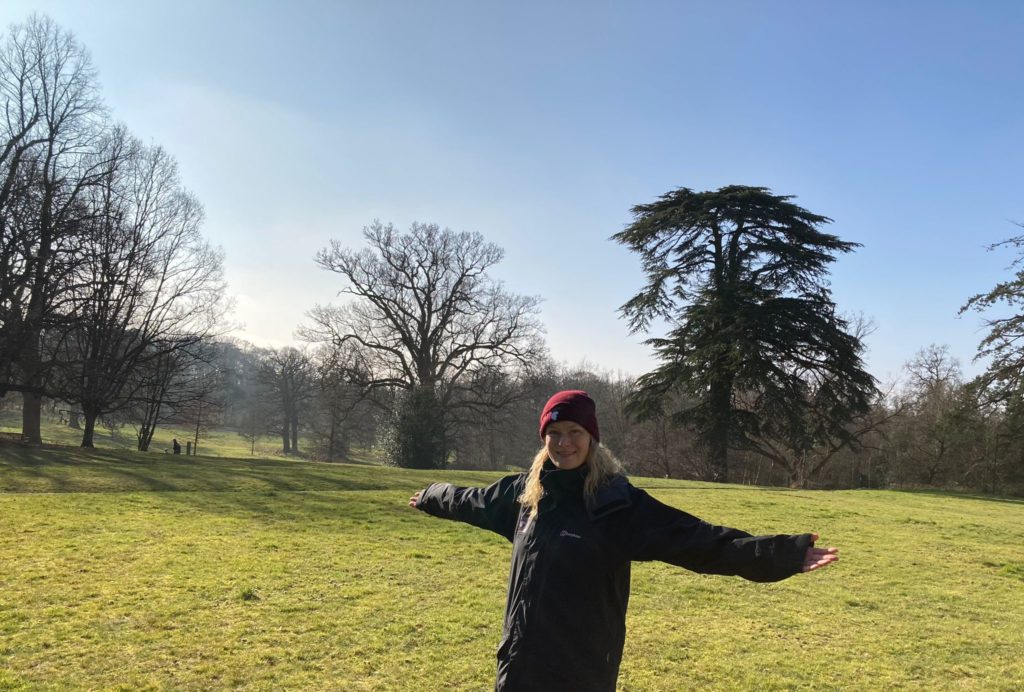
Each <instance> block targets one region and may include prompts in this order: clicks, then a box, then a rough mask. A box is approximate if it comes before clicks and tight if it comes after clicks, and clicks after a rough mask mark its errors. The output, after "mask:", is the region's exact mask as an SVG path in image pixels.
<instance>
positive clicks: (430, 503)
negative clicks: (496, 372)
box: [409, 390, 838, 690]
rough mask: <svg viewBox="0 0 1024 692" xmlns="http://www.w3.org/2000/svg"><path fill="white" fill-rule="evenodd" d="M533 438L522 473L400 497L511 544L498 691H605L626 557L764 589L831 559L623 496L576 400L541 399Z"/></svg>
mask: <svg viewBox="0 0 1024 692" xmlns="http://www.w3.org/2000/svg"><path fill="white" fill-rule="evenodd" d="M540 436H541V439H542V440H543V441H544V447H543V448H542V449H541V450H540V451H539V452H538V453H537V456H536V457H535V458H534V460H533V465H532V466H531V467H530V470H529V471H528V472H526V473H525V474H519V475H515V476H507V477H505V478H502V479H501V480H499V481H498V482H496V483H494V484H493V485H490V486H488V487H486V488H457V487H455V486H453V485H451V484H448V483H434V484H432V485H430V486H428V487H426V488H424V489H423V490H421V491H420V492H418V493H416V494H415V495H413V496H412V497H411V498H409V505H410V506H412V507H415V508H417V509H420V510H422V511H424V512H427V513H428V514H432V515H434V516H437V517H442V518H444V519H455V520H458V521H463V522H466V523H469V524H473V525H474V526H479V527H481V528H484V529H488V530H490V531H494V532H495V533H498V534H501V535H502V536H504V537H505V538H507V539H508V540H509V541H511V542H512V569H511V573H510V575H509V584H508V602H507V604H506V607H505V625H504V628H503V636H502V641H501V644H500V646H499V647H498V675H497V682H496V685H495V687H496V689H498V690H614V689H615V681H616V678H617V677H618V671H619V662H620V660H621V659H622V646H623V643H624V639H625V634H626V605H627V602H628V601H629V568H630V563H631V562H632V561H633V560H662V561H664V562H668V563H671V564H673V565H678V566H680V567H685V568H687V569H689V570H692V571H694V572H700V573H703V574H730V575H739V576H741V577H744V578H746V579H750V580H752V581H762V582H769V581H779V580H781V579H785V578H787V577H790V576H792V575H794V574H797V573H799V572H809V571H811V570H815V569H818V568H821V567H824V566H826V565H828V564H830V563H832V562H834V561H836V560H837V559H838V551H837V550H836V549H835V548H815V547H814V541H815V540H817V538H818V536H817V534H813V533H805V534H799V535H795V536H786V535H780V536H751V535H750V534H748V533H745V532H743V531H739V530H737V529H730V528H727V527H724V526H713V525H711V524H708V523H705V522H703V521H701V520H699V519H697V518H696V517H693V516H691V515H689V514H686V513H685V512H681V511H680V510H678V509H675V508H673V507H669V506H667V505H664V504H662V503H660V502H658V501H657V500H655V499H654V498H652V497H651V496H650V495H648V494H647V493H646V492H644V491H643V490H640V489H638V488H635V487H633V486H632V485H631V484H630V483H629V481H627V480H626V477H625V476H624V475H623V473H622V469H621V467H620V466H619V463H618V461H617V460H616V459H615V458H614V457H613V456H612V455H611V454H610V453H609V452H608V450H607V449H605V448H604V447H603V446H601V444H600V439H601V436H600V431H599V430H598V426H597V416H596V409H595V406H594V401H593V400H592V399H591V398H590V397H589V396H587V394H586V392H583V391H579V390H570V391H564V392H559V393H558V394H555V395H554V396H553V397H551V399H550V400H549V401H548V402H547V404H546V405H545V406H544V410H543V412H542V413H541V416H540Z"/></svg>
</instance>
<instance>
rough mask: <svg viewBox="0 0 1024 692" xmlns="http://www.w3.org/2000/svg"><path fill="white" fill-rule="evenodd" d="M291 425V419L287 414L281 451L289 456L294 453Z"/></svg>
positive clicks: (282, 431) (282, 429) (282, 433)
mask: <svg viewBox="0 0 1024 692" xmlns="http://www.w3.org/2000/svg"><path fill="white" fill-rule="evenodd" d="M290 423H291V417H290V416H289V415H288V413H287V411H286V412H285V416H284V421H283V424H282V425H281V449H282V450H283V451H284V453H285V454H289V453H291V451H292V436H291V434H290V432H291V431H290V430H289V425H290Z"/></svg>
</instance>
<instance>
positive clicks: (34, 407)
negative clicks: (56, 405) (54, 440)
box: [21, 392, 43, 445]
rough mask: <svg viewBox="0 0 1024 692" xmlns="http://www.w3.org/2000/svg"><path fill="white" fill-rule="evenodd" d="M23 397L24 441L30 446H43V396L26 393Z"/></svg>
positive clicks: (22, 432)
mask: <svg viewBox="0 0 1024 692" xmlns="http://www.w3.org/2000/svg"><path fill="white" fill-rule="evenodd" d="M21 397H22V406H21V436H22V439H24V440H25V442H28V443H29V444H33V445H41V444H43V431H42V422H43V416H42V411H43V396H42V395H41V394H39V393H38V392H25V393H23V394H22V395H21Z"/></svg>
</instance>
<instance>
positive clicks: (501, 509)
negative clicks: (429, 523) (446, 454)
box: [416, 475, 522, 541]
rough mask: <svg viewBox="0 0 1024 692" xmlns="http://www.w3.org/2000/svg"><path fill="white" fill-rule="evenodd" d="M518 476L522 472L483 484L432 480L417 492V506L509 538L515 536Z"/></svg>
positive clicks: (517, 515) (520, 484)
mask: <svg viewBox="0 0 1024 692" xmlns="http://www.w3.org/2000/svg"><path fill="white" fill-rule="evenodd" d="M521 479H522V475H517V476H505V477H504V478H502V479H501V480H499V481H497V482H496V483H492V484H491V485H489V486H487V487H486V488H460V487H456V486H454V485H452V484H451V483H431V484H430V485H428V486H427V487H426V488H425V489H424V490H423V493H422V494H421V495H420V499H419V501H418V502H417V503H416V509H420V510H423V511H424V512H426V513H427V514H432V515H433V516H435V517H440V518H442V519H454V520H456V521H462V522H465V523H467V524H472V525H473V526H478V527H480V528H481V529H487V530H488V531H493V532H494V533H496V534H499V535H501V536H504V537H505V538H507V539H508V540H510V541H511V540H512V539H514V538H515V532H516V520H517V519H518V518H519V501H518V498H519V495H520V493H521V492H522V483H521Z"/></svg>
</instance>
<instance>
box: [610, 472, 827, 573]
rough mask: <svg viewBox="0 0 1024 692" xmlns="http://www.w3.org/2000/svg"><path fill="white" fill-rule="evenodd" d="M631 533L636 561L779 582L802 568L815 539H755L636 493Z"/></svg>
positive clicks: (737, 530) (641, 493)
mask: <svg viewBox="0 0 1024 692" xmlns="http://www.w3.org/2000/svg"><path fill="white" fill-rule="evenodd" d="M635 492H636V496H635V497H634V504H633V511H632V512H631V514H630V527H629V528H630V531H629V533H630V534H631V536H630V538H631V545H632V555H631V558H632V559H633V560H661V561H663V562H668V563H670V564H673V565H677V566H679V567H684V568H686V569H688V570H692V571H694V572H699V573H701V574H726V575H737V576H740V577H743V578H744V579H749V580H750V581H758V582H770V581H780V580H782V579H785V578H787V577H791V576H793V575H794V574H797V573H799V572H800V571H801V569H802V568H803V562H804V556H805V555H806V553H807V549H808V548H809V547H810V546H811V545H812V543H811V534H809V533H803V534H796V535H778V536H752V535H750V534H749V533H747V532H745V531H740V530H739V529H731V528H729V527H727V526H715V525H713V524H709V523H707V522H705V521H701V520H700V519H698V518H697V517H695V516H692V515H690V514H687V513H686V512H683V511H681V510H678V509H676V508H674V507H669V506H668V505H665V504H662V503H661V502H658V501H657V500H655V499H654V498H653V497H651V496H650V495H648V494H647V493H646V492H644V491H643V490H639V489H635Z"/></svg>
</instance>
